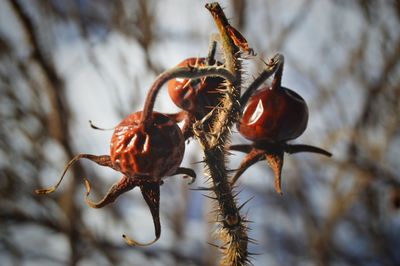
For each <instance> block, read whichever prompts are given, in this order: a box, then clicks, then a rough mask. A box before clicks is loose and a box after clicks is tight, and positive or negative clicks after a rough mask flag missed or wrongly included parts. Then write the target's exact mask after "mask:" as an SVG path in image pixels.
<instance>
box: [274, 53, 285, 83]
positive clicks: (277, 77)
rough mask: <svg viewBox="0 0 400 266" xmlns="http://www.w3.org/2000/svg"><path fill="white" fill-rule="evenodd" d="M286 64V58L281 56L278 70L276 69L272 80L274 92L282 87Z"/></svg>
mask: <svg viewBox="0 0 400 266" xmlns="http://www.w3.org/2000/svg"><path fill="white" fill-rule="evenodd" d="M284 63H285V58H284V57H283V55H281V57H280V62H279V64H278V68H277V69H276V72H275V76H274V79H273V80H272V84H271V89H272V90H275V89H279V88H280V87H281V83H282V74H283V65H284Z"/></svg>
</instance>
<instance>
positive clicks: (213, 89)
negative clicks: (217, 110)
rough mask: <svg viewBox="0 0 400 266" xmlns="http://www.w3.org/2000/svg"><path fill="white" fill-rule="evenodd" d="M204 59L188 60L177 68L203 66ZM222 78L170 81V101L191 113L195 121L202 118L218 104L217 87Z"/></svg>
mask: <svg viewBox="0 0 400 266" xmlns="http://www.w3.org/2000/svg"><path fill="white" fill-rule="evenodd" d="M205 65H206V59H205V58H195V57H193V58H188V59H185V60H183V61H182V62H181V63H179V64H178V66H182V67H185V66H205ZM223 81H224V79H223V78H220V77H204V78H200V79H183V78H177V79H172V80H170V81H169V82H168V92H169V95H170V97H171V99H172V101H173V102H174V103H175V104H176V105H177V106H178V107H180V108H181V109H183V110H185V111H187V112H189V113H192V114H194V115H195V117H196V118H197V119H201V118H203V117H204V116H205V115H206V114H207V113H208V112H209V111H211V109H212V108H214V107H215V106H216V105H217V104H218V102H219V97H218V91H217V89H218V87H219V86H221V84H222V82H223Z"/></svg>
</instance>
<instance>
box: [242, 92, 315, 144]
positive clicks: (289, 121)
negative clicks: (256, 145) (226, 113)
mask: <svg viewBox="0 0 400 266" xmlns="http://www.w3.org/2000/svg"><path fill="white" fill-rule="evenodd" d="M307 121H308V108H307V105H306V103H305V101H304V99H303V98H302V97H301V96H300V95H298V94H297V93H296V92H294V91H292V90H290V89H288V88H284V87H280V88H275V89H273V88H271V87H264V88H262V89H260V90H258V91H257V92H256V93H255V94H253V95H252V96H251V97H250V99H249V102H248V103H247V105H246V107H245V108H244V111H243V115H242V118H241V119H240V121H239V123H238V130H239V132H240V133H241V134H242V135H243V136H244V137H245V138H247V139H249V140H252V141H257V142H258V141H269V142H282V141H287V140H291V139H295V138H297V137H299V136H300V135H301V134H302V133H303V132H304V130H305V129H306V127H307Z"/></svg>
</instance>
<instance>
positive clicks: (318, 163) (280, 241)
mask: <svg viewBox="0 0 400 266" xmlns="http://www.w3.org/2000/svg"><path fill="white" fill-rule="evenodd" d="M205 3H206V2H205V1H184V0H181V1H178V0H166V1H155V0H150V1H146V0H137V1H128V0H116V1H107V0H99V1H90V0H72V1H61V0H6V1H1V2H0V264H1V265H4V266H7V265H217V264H218V252H217V250H216V249H215V248H214V247H213V246H211V245H209V244H207V243H208V242H211V243H212V242H214V237H215V235H214V234H213V232H214V230H215V225H214V223H213V220H214V219H215V217H213V215H212V209H213V206H212V205H213V204H212V203H211V202H210V199H208V198H206V197H204V196H203V195H202V193H201V192H199V191H193V190H189V188H196V187H199V186H204V185H205V183H204V182H205V178H204V177H203V174H202V171H203V169H202V165H201V164H198V163H197V164H196V162H198V161H200V160H201V157H202V154H201V152H200V148H199V146H198V145H197V144H196V142H195V141H191V142H190V143H189V144H188V145H187V152H186V155H185V159H184V162H183V166H186V167H193V168H194V169H195V170H196V172H197V173H198V179H197V181H196V183H195V184H193V185H191V186H189V187H188V185H187V180H182V179H181V178H179V177H172V178H169V179H168V180H167V181H166V182H165V184H164V185H163V186H162V190H161V193H162V194H161V201H162V202H161V220H162V236H161V239H160V240H159V241H158V242H157V243H156V244H154V245H153V246H151V247H148V248H135V247H128V246H127V245H126V244H125V243H124V241H123V239H122V238H121V235H122V234H123V233H127V234H129V235H130V236H132V237H135V238H137V239H139V240H142V241H145V240H150V239H152V237H153V235H154V232H153V225H152V222H151V216H150V214H149V212H148V210H147V208H146V206H145V204H144V201H143V199H142V198H141V195H140V193H139V191H138V190H134V191H131V192H129V193H127V194H124V195H123V196H122V197H121V198H119V200H118V201H117V202H116V203H114V204H113V205H111V206H108V207H106V208H104V209H99V210H93V209H90V208H89V207H88V206H86V205H85V203H84V200H83V198H84V194H85V190H84V186H83V182H82V177H87V178H89V179H90V180H91V182H92V185H93V192H92V197H94V198H99V197H100V196H102V195H103V194H104V193H105V191H107V189H108V188H109V187H110V186H111V184H113V183H114V182H116V181H117V180H118V179H119V178H120V175H119V173H116V172H114V171H111V170H107V169H104V168H101V167H100V166H97V165H95V164H93V163H91V162H88V161H81V162H79V163H77V164H76V165H75V166H74V167H73V168H71V170H70V172H69V174H68V175H67V176H66V178H65V180H64V183H63V184H62V185H61V187H60V189H59V190H58V191H57V192H55V193H53V194H51V195H50V196H46V197H43V196H37V195H35V194H34V193H33V191H34V189H36V188H40V187H45V186H49V185H52V184H54V183H55V182H56V180H57V178H58V177H59V176H60V174H61V172H62V169H63V167H64V166H65V164H66V163H67V162H68V160H69V159H70V158H72V157H73V156H74V155H75V154H77V153H92V154H99V155H100V154H107V153H108V151H109V140H110V137H111V135H112V130H106V131H98V130H94V129H92V128H91V127H90V126H89V122H88V121H89V120H92V121H93V123H95V124H96V125H97V126H100V127H104V128H112V127H114V126H115V125H116V124H118V122H119V121H120V120H121V119H122V118H123V117H124V116H126V115H127V114H129V113H130V112H133V111H137V110H140V109H141V108H142V106H143V99H144V96H145V94H146V91H147V89H148V88H149V87H150V85H151V83H152V81H153V80H154V78H155V77H156V76H157V74H159V73H160V72H161V71H163V70H165V69H168V68H170V67H172V66H174V65H175V64H177V63H178V62H180V61H181V60H183V59H184V58H187V57H192V56H205V55H206V53H207V49H208V43H209V36H210V34H211V33H213V32H216V28H215V26H214V23H213V20H212V18H211V16H210V14H209V13H208V11H207V10H206V9H205V8H204V4H205ZM221 5H222V6H224V7H225V12H226V14H227V16H228V17H229V18H231V20H230V21H231V24H232V25H234V26H235V27H237V28H238V29H239V30H240V31H241V32H242V33H243V35H244V36H246V38H247V40H248V41H249V43H250V46H252V47H253V48H254V49H255V51H256V52H257V53H258V56H259V57H256V58H253V59H248V60H246V61H245V67H246V70H247V71H246V73H245V77H246V78H247V80H248V82H250V81H251V80H252V79H253V77H254V76H256V75H257V73H258V72H259V71H261V69H262V66H263V63H262V61H261V60H260V58H262V59H264V60H267V59H268V58H269V57H271V56H273V55H274V54H275V53H276V52H278V51H279V52H281V53H283V54H284V55H285V59H286V64H285V71H284V78H283V85H284V86H286V87H290V88H291V89H293V90H295V91H296V92H298V93H299V94H301V95H302V96H303V97H304V98H305V100H306V101H307V103H308V105H309V109H310V120H309V126H308V128H307V130H306V132H305V133H304V134H303V135H302V136H301V137H300V138H298V139H297V140H295V141H293V142H294V143H307V144H311V145H316V146H320V147H323V148H325V149H327V150H330V151H331V152H332V153H333V154H334V156H333V157H332V158H323V157H321V156H319V155H315V154H305V153H304V154H296V155H290V156H286V161H285V165H284V169H283V189H284V195H283V196H279V195H277V194H276V193H275V192H274V189H273V176H272V173H271V171H270V170H269V168H268V167H267V166H266V164H265V163H263V162H260V163H258V164H257V165H255V166H253V167H252V168H251V169H250V170H248V171H247V172H246V173H245V175H244V176H243V177H242V178H241V179H240V185H239V188H238V190H241V193H240V194H239V201H241V202H244V201H246V200H247V199H249V198H251V197H254V198H253V199H252V200H251V201H250V202H249V203H248V205H246V207H245V209H244V211H245V212H246V213H247V216H248V218H249V219H250V220H252V221H253V223H251V224H250V227H251V229H252V230H251V231H250V236H251V237H253V238H254V239H256V240H257V242H258V243H257V244H251V245H250V251H251V252H254V253H258V255H255V256H254V257H253V259H252V262H253V264H254V265H371V266H373V265H400V251H399V250H400V249H399V248H400V174H399V172H400V116H399V114H400V100H399V99H400V30H399V29H400V4H399V1H397V0H386V1H373V0H351V1H344V0H332V1H328V0H321V1H320V0H318V1H317V0H301V1H294V0H283V1H272V0H270V1H268V0H251V1H250V0H231V1H228V0H226V1H221ZM156 109H157V110H158V111H165V112H174V111H177V110H178V109H177V108H176V107H175V106H174V105H173V103H172V102H171V100H170V99H169V97H168V95H167V92H166V90H164V91H162V92H161V94H160V97H159V98H158V101H157V104H156ZM233 142H234V143H244V142H246V141H245V140H244V139H243V138H242V137H240V136H238V134H237V133H235V134H234V137H233ZM242 158H243V155H242V154H234V155H233V156H231V157H230V159H231V161H230V167H232V168H235V167H237V166H238V164H239V163H240V160H241V159H242Z"/></svg>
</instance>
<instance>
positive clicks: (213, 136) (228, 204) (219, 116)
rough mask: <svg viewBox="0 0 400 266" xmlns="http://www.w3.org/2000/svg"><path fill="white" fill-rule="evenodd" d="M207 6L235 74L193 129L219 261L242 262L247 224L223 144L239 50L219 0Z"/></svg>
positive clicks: (236, 95)
mask: <svg viewBox="0 0 400 266" xmlns="http://www.w3.org/2000/svg"><path fill="white" fill-rule="evenodd" d="M206 8H207V9H208V10H209V11H210V13H211V15H212V16H213V18H214V20H215V23H216V25H217V28H218V30H219V33H220V38H219V41H220V42H221V46H222V49H223V54H224V59H225V68H226V69H227V70H228V71H229V72H230V73H233V74H234V76H235V78H234V79H233V80H228V82H227V85H226V90H225V93H224V96H223V97H222V99H221V103H220V105H219V106H218V108H216V109H214V110H213V111H212V112H211V113H210V116H209V117H208V116H207V117H206V118H205V119H207V120H208V121H210V123H207V127H206V126H202V125H204V124H205V123H202V122H204V121H198V122H197V123H196V124H195V127H194V133H195V136H196V137H197V139H198V140H199V142H200V144H201V145H202V147H203V149H204V162H205V164H206V167H207V170H208V174H209V176H210V178H211V181H212V190H213V191H214V193H215V195H216V200H217V201H218V214H219V217H218V218H217V220H218V221H220V222H221V230H220V233H219V237H220V239H221V240H222V242H223V243H224V244H225V245H224V247H223V248H222V249H221V250H222V251H223V254H224V257H223V259H222V261H221V265H245V264H246V263H247V262H248V258H247V256H248V252H247V244H248V237H247V227H246V225H245V222H244V219H243V217H242V216H241V215H240V212H239V208H238V207H237V203H236V199H235V196H234V193H233V191H232V187H231V185H230V183H229V181H228V180H229V179H228V171H227V169H226V166H225V162H226V154H227V153H226V151H225V146H226V145H227V144H228V143H229V139H230V135H231V130H230V129H231V127H232V126H233V125H234V123H236V121H237V120H238V117H239V112H240V104H239V99H240V88H241V87H240V86H241V64H240V60H239V59H240V58H239V57H240V53H239V49H238V48H237V47H236V46H235V45H234V43H233V41H232V39H231V37H230V35H229V32H228V30H227V28H228V27H230V25H229V22H228V20H227V19H226V17H225V14H224V13H223V11H222V9H221V7H220V6H219V4H218V3H210V4H207V5H206ZM232 81H233V82H232ZM205 119H203V120H205Z"/></svg>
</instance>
